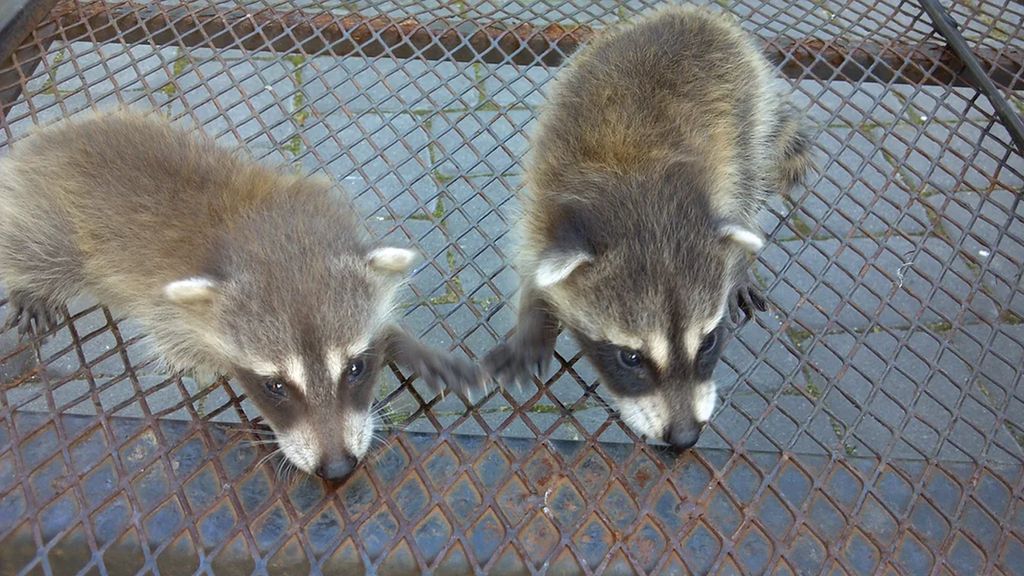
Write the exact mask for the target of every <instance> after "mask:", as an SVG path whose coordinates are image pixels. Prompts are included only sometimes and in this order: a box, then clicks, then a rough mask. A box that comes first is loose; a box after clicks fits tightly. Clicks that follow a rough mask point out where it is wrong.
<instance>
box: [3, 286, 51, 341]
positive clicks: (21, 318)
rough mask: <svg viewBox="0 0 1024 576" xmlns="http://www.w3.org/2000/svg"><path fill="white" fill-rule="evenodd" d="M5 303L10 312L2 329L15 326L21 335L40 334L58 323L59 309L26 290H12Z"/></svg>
mask: <svg viewBox="0 0 1024 576" xmlns="http://www.w3.org/2000/svg"><path fill="white" fill-rule="evenodd" d="M7 305H8V306H9V307H10V312H8V314H7V319H6V320H5V321H4V325H3V329H4V330H8V329H11V328H17V329H18V335H19V336H21V337H24V336H30V335H36V336H40V335H42V334H44V333H46V332H49V331H51V330H53V329H54V328H56V327H57V325H58V324H60V311H59V310H58V309H57V308H55V307H53V306H52V305H50V304H49V303H48V302H46V301H45V300H42V299H40V298H36V297H33V296H31V295H29V294H28V293H26V292H22V291H19V290H12V291H11V293H10V298H9V300H8V302H7Z"/></svg>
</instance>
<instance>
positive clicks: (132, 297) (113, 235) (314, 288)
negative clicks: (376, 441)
mask: <svg viewBox="0 0 1024 576" xmlns="http://www.w3.org/2000/svg"><path fill="white" fill-rule="evenodd" d="M331 188H332V186H331V183H330V182H329V181H327V180H326V179H318V178H303V177H300V176H298V175H295V174H293V173H290V172H286V171H278V170H272V169H270V168H267V167H264V166H261V165H259V164H256V163H254V162H252V161H251V160H249V159H247V158H246V157H244V156H243V155H241V154H239V153H236V152H232V151H228V150H225V149H223V148H220V147H218V146H216V145H215V144H214V143H213V142H212V140H210V139H209V138H208V137H206V136H204V135H202V134H200V133H188V132H185V131H182V130H179V129H176V128H174V127H172V126H171V125H170V124H169V123H168V122H167V121H165V120H163V119H161V118H159V117H157V116H155V115H143V114H140V113H135V112H128V111H119V112H116V113H109V114H101V115H96V116H93V117H90V118H88V119H85V120H80V121H75V122H65V123H61V124H58V125H56V126H53V127H49V128H44V129H41V130H39V131H37V132H36V133H34V134H33V135H31V136H30V137H28V138H26V139H25V140H23V141H20V142H17V143H16V144H15V146H14V148H13V151H12V153H11V154H10V155H9V157H7V158H5V159H3V160H2V161H0V280H2V281H3V282H4V284H5V285H6V286H7V288H8V292H9V294H10V304H9V306H10V308H11V316H10V321H9V322H10V323H11V324H17V325H19V328H20V329H21V330H22V331H29V330H30V329H32V328H35V329H37V330H43V329H50V328H51V327H52V324H53V323H54V321H55V319H56V318H57V314H56V310H58V309H59V308H60V307H61V306H63V305H65V304H66V303H67V302H68V301H69V300H71V299H73V298H75V297H78V296H80V295H88V296H91V297H93V298H95V299H97V300H98V301H99V302H101V303H103V304H105V305H107V306H110V307H111V308H113V309H115V310H117V311H119V312H121V313H124V314H126V315H128V316H130V317H132V318H135V319H137V320H139V321H141V323H142V324H143V325H144V326H145V328H146V330H147V332H148V334H149V336H150V338H151V340H152V342H153V345H154V346H155V348H156V351H157V352H158V353H159V355H160V356H161V357H162V358H163V359H164V360H165V361H166V362H167V363H168V365H169V366H170V367H171V368H172V369H175V370H185V369H192V370H199V371H201V372H204V373H222V374H230V375H232V376H234V377H235V378H236V379H237V381H238V382H240V383H241V385H242V387H243V388H244V389H245V391H246V394H247V396H248V397H249V398H250V399H252V400H253V402H254V403H255V404H256V405H257V407H259V408H260V410H261V412H262V413H263V415H264V417H266V419H267V420H268V422H269V423H270V424H271V426H272V427H273V428H274V430H275V431H276V432H277V433H278V436H279V438H282V444H283V445H284V444H287V445H288V446H289V447H290V449H291V450H292V452H290V453H289V452H288V451H287V450H286V453H288V454H289V458H290V459H291V460H292V461H293V463H296V465H298V466H299V467H300V468H302V469H304V470H306V471H307V472H313V471H314V469H316V468H317V466H318V464H320V463H326V462H328V461H336V460H339V459H340V460H345V461H351V460H352V458H353V457H355V458H358V457H361V456H363V452H365V450H366V446H368V442H369V437H368V435H367V432H366V430H369V433H372V426H369V427H367V426H363V422H364V421H366V420H369V419H370V417H371V415H370V414H369V410H370V404H371V402H372V400H373V395H374V392H375V388H376V382H377V378H376V375H377V374H378V373H379V370H380V368H381V367H382V365H383V363H384V361H385V360H386V359H389V358H390V359H397V360H399V361H400V362H402V363H404V364H405V365H407V366H412V367H414V368H416V369H420V370H422V372H421V376H422V377H423V378H424V379H425V380H427V381H428V382H430V383H431V384H435V385H439V384H440V383H442V382H443V383H445V384H447V385H449V386H450V387H453V388H459V387H464V386H467V385H470V384H473V383H475V382H474V381H475V380H476V379H477V377H476V372H475V369H474V368H473V367H471V366H469V365H467V364H466V363H464V362H461V361H458V360H456V359H454V358H452V357H450V356H448V355H444V354H438V353H434V352H432V351H430V350H429V349H427V348H426V347H423V346H421V345H419V344H418V343H416V342H415V341H413V340H411V338H410V337H409V336H407V335H406V334H405V333H404V332H403V331H401V330H400V329H398V328H397V327H396V326H394V325H393V324H392V323H391V317H392V314H391V308H392V304H393V298H394V294H395V292H396V290H397V289H398V288H399V287H400V285H401V283H402V274H401V271H403V270H404V268H405V267H406V266H407V265H408V262H409V258H407V257H405V256H409V253H408V252H405V251H401V250H395V249H392V250H391V251H390V254H396V253H397V254H398V255H399V256H401V257H399V258H397V260H395V261H389V260H388V259H387V258H384V259H383V261H382V259H381V258H377V257H373V256H371V255H372V254H375V253H374V252H372V249H373V247H372V246H370V245H369V244H368V243H367V242H366V240H365V239H364V238H363V236H362V235H361V234H360V228H359V223H358V221H357V219H356V214H355V212H354V210H353V209H352V207H351V206H350V205H349V204H348V203H347V202H346V201H344V200H341V199H339V197H338V196H339V195H338V194H337V193H336V192H334V191H332V189H331ZM189 279H198V280H195V281H192V280H189ZM179 281H186V282H185V285H186V288H187V289H185V290H180V289H179V290H174V289H173V288H172V287H174V286H178V287H180V286H181V284H174V283H175V282H179ZM182 294H184V296H182ZM353 347H356V348H358V349H353ZM335 351H337V353H335ZM350 353H351V354H350ZM357 357H358V358H357ZM356 360H359V361H361V362H363V363H364V364H365V370H364V371H363V373H362V375H361V376H359V378H358V379H355V380H356V381H353V382H347V381H345V379H346V378H347V377H348V376H347V374H348V372H345V370H347V368H348V367H350V366H351V364H352V363H353V362H354V361H356ZM332 362H333V368H332V367H331V363H332ZM289 370H291V371H292V372H298V373H300V374H301V375H303V381H302V382H297V381H295V379H294V374H292V373H289V372H288V371H289ZM268 371H269V372H270V373H269V374H268V373H267V372H268ZM339 373H340V374H341V378H340V380H341V381H340V382H339V381H337V378H336V376H337V375H338V374H339ZM332 374H333V375H332ZM274 378H277V379H281V380H283V381H284V382H285V383H286V384H287V385H286V386H284V387H282V388H281V392H282V395H270V394H269V393H268V384H267V383H268V382H270V381H271V380H272V379H274ZM354 418H355V419H356V420H353V419H354ZM340 422H346V423H347V424H346V425H344V426H342V425H339V423H340ZM289 434H292V436H289ZM346 435H347V436H346ZM353 435H355V436H358V438H352V437H349V436H353ZM311 444H315V445H316V446H315V447H314V446H311ZM299 452H303V455H301V456H296V455H295V454H298V453H299ZM338 468H339V467H337V466H335V467H334V469H338ZM341 468H344V466H341ZM349 471H350V470H349Z"/></svg>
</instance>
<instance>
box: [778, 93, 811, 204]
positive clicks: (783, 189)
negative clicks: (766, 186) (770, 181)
mask: <svg viewBox="0 0 1024 576" xmlns="http://www.w3.org/2000/svg"><path fill="white" fill-rule="evenodd" d="M775 151H776V163H775V165H776V176H775V178H776V180H775V186H774V188H775V191H776V192H777V193H780V194H786V193H788V192H789V191H790V190H792V189H793V187H794V186H796V185H797V184H799V183H800V182H802V181H803V180H804V178H805V177H806V176H807V172H808V171H809V170H810V168H811V166H812V165H813V154H812V150H811V134H810V127H809V126H808V125H807V122H806V120H805V119H804V118H803V115H801V114H800V112H799V111H797V110H796V109H795V108H793V106H792V105H791V104H789V103H786V104H784V105H783V106H782V107H781V108H780V110H779V115H778V120H777V121H776V124H775Z"/></svg>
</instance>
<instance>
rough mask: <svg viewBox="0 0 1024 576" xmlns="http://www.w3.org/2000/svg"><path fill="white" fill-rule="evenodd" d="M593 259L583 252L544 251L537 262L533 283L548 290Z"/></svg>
mask: <svg viewBox="0 0 1024 576" xmlns="http://www.w3.org/2000/svg"><path fill="white" fill-rule="evenodd" d="M593 259H594V257H593V256H592V255H590V254H588V253H586V252H583V251H572V252H570V251H565V250H557V249H555V250H545V251H544V252H542V253H541V255H540V258H539V259H538V261H537V272H536V276H535V278H534V281H535V282H536V283H537V286H538V287H540V288H550V287H551V286H554V285H555V284H558V283H559V282H561V281H563V280H565V279H566V278H568V277H569V275H570V274H572V273H573V272H574V271H575V270H576V269H577V268H579V267H580V266H581V265H583V264H586V263H587V262H591V261H593Z"/></svg>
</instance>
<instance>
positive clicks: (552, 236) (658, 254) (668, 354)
mask: <svg viewBox="0 0 1024 576" xmlns="http://www.w3.org/2000/svg"><path fill="white" fill-rule="evenodd" d="M666 184H671V185H672V186H673V187H682V186H685V183H680V182H671V181H670V182H668V183H666V182H664V181H658V182H655V183H653V184H652V183H649V182H647V183H645V182H636V183H627V184H620V185H624V186H627V187H629V186H643V187H652V186H653V187H657V186H659V185H661V186H665V185H666ZM635 192H636V193H635V194H614V193H604V194H599V195H596V196H595V197H594V198H592V199H591V200H589V201H586V202H582V203H581V202H579V201H578V200H579V199H580V198H585V197H586V195H575V196H574V198H573V199H572V200H570V201H568V202H567V203H566V204H563V205H561V206H558V207H555V208H553V209H552V208H551V207H550V206H549V210H548V214H551V215H552V217H551V218H550V219H549V220H548V221H547V222H546V223H545V226H546V227H547V229H548V234H546V235H545V236H546V238H548V240H549V244H548V245H547V246H544V247H542V248H541V249H540V250H539V251H538V252H537V253H536V254H535V255H534V256H533V258H532V261H533V266H532V269H533V270H534V274H533V279H532V280H533V282H534V284H535V285H536V286H537V287H538V289H539V290H540V291H541V292H542V293H543V295H544V298H545V299H546V300H547V301H548V302H550V303H551V304H552V305H553V307H554V309H555V310H556V314H557V315H558V317H559V319H560V320H561V321H562V323H563V324H564V325H565V326H566V327H567V328H568V329H569V330H570V331H571V332H572V333H573V334H574V335H575V337H576V339H577V340H578V341H579V343H580V346H581V348H582V350H583V352H584V353H585V354H586V355H587V357H588V358H589V359H590V361H591V362H592V363H593V365H594V366H595V368H596V369H597V370H598V372H599V373H600V375H601V377H602V381H603V382H604V384H605V385H606V386H607V389H608V390H609V391H610V393H611V396H612V399H613V403H614V404H615V405H616V407H617V408H618V410H619V412H620V414H621V416H622V420H623V421H624V422H625V423H626V424H627V425H629V427H630V428H632V429H633V430H634V431H635V432H637V433H638V434H641V435H644V436H647V437H650V438H661V439H664V440H665V441H666V442H668V443H669V444H671V445H672V446H674V447H676V448H679V449H686V448H690V447H691V446H693V445H694V444H696V442H697V439H698V437H699V436H700V433H701V431H702V430H703V428H704V426H705V424H706V423H707V422H708V420H709V419H710V418H711V415H712V413H713V412H714V409H715V403H716V400H717V393H716V386H715V382H714V380H713V378H712V372H713V371H714V368H715V366H716V364H717V363H718V360H719V357H720V355H721V353H722V346H723V343H724V341H725V339H726V336H727V331H726V320H725V317H726V311H727V302H728V298H729V296H730V294H731V292H732V290H733V289H734V286H735V283H736V279H737V277H738V272H739V271H741V270H742V268H741V267H740V266H741V263H742V260H743V259H745V258H747V257H748V255H749V253H750V252H753V251H756V250H759V249H760V248H761V245H762V240H761V237H760V235H759V234H758V233H756V232H755V231H753V230H750V229H748V228H747V227H744V226H743V225H741V224H738V223H736V222H729V221H727V220H723V219H721V218H718V217H716V216H714V215H713V214H712V211H711V208H710V205H709V203H708V202H705V201H703V200H702V198H705V197H706V196H704V195H701V194H682V193H680V190H678V189H670V190H669V191H668V192H667V193H666V191H665V190H661V191H660V192H661V193H658V192H659V191H658V190H655V189H646V190H643V191H641V190H636V191H635ZM641 192H643V193H641ZM596 198H601V199H603V200H596ZM623 198H630V199H632V201H633V202H634V203H635V200H636V199H637V198H640V199H643V202H644V205H642V206H637V205H629V202H630V200H625V201H623V200H622V199H623Z"/></svg>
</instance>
